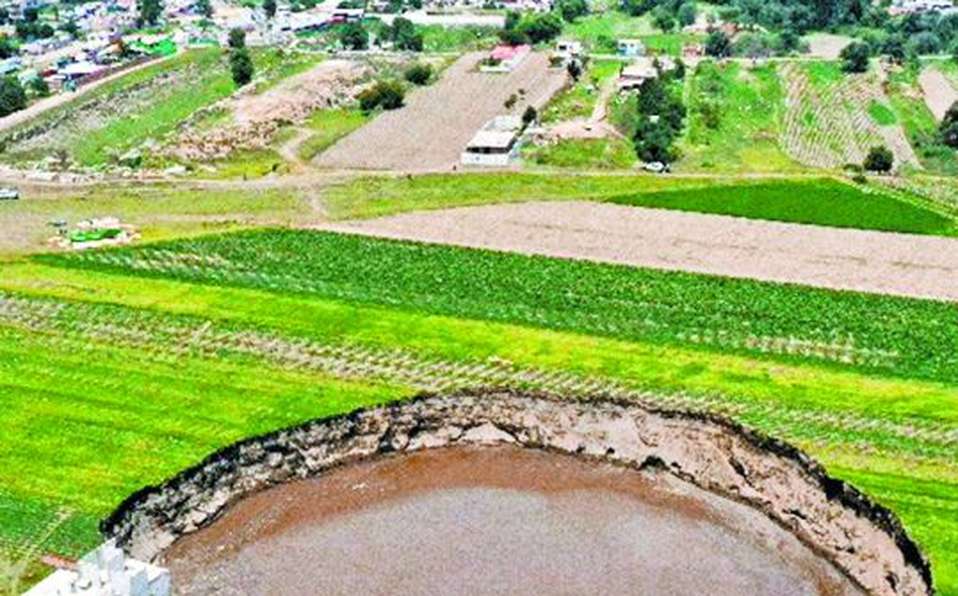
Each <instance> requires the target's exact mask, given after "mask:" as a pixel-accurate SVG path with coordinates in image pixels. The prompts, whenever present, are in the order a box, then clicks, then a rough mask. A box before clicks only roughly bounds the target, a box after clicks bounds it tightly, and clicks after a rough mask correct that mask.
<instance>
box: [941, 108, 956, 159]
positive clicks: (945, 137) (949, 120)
mask: <svg viewBox="0 0 958 596" xmlns="http://www.w3.org/2000/svg"><path fill="white" fill-rule="evenodd" d="M938 130H939V132H940V134H941V140H942V142H943V143H944V144H945V145H948V146H949V147H953V148H955V149H958V101H956V102H955V103H953V104H951V107H950V108H948V111H947V112H945V117H944V118H943V119H942V121H941V125H940V126H939V128H938Z"/></svg>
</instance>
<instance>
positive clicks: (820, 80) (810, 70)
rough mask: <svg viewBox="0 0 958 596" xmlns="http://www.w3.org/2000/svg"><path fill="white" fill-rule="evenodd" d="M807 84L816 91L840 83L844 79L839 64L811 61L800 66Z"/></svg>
mask: <svg viewBox="0 0 958 596" xmlns="http://www.w3.org/2000/svg"><path fill="white" fill-rule="evenodd" d="M802 68H803V70H804V71H805V74H806V75H807V76H808V82H809V83H811V84H812V86H814V87H816V88H818V89H824V88H827V87H829V86H831V85H836V84H838V83H841V82H842V80H843V79H844V78H845V74H844V73H843V72H842V67H841V64H839V63H838V62H832V61H828V60H812V61H809V62H805V63H803V64H802Z"/></svg>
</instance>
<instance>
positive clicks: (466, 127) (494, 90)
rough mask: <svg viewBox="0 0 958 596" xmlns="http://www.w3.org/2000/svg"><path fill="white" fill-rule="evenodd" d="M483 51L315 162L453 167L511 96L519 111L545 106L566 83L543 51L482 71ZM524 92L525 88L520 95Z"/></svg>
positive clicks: (329, 165)
mask: <svg viewBox="0 0 958 596" xmlns="http://www.w3.org/2000/svg"><path fill="white" fill-rule="evenodd" d="M483 56H484V54H482V53H479V52H476V53H471V54H466V55H465V56H463V57H462V58H460V59H459V60H457V61H456V63H455V64H453V65H452V66H450V67H449V68H448V69H447V70H446V71H445V72H444V73H443V74H442V77H441V78H440V80H439V81H438V82H436V83H434V84H433V85H430V86H428V87H424V88H421V89H417V90H415V91H413V92H412V93H411V94H409V95H407V96H406V105H405V106H404V107H403V108H401V109H398V110H394V111H391V112H385V113H383V114H381V115H380V116H378V117H377V118H376V119H375V120H373V121H372V122H370V123H369V124H367V125H366V126H363V127H362V128H360V129H359V130H357V131H356V132H354V133H353V134H351V135H349V136H347V137H346V138H344V139H343V140H341V141H340V142H338V143H337V144H336V145H334V146H333V147H331V148H330V149H328V150H326V151H325V152H323V153H322V154H321V155H320V156H319V157H318V158H317V160H316V162H315V163H316V165H318V166H320V167H323V168H347V169H371V170H390V169H391V170H406V171H409V170H412V171H422V170H450V169H452V167H453V166H454V165H456V164H457V163H458V162H459V156H460V153H461V152H462V150H463V149H464V148H465V146H466V143H468V142H469V139H471V138H472V136H473V135H474V134H475V133H476V131H477V130H478V129H479V127H481V126H482V125H483V124H485V123H486V122H487V121H488V120H490V119H491V118H493V117H494V116H497V115H500V114H506V113H508V111H507V110H506V108H505V107H503V104H504V103H505V102H506V100H507V99H508V98H509V97H510V96H511V95H513V94H516V95H517V97H518V101H517V102H516V105H515V108H514V110H515V113H518V114H521V113H522V111H523V110H524V109H525V107H526V106H527V105H532V106H535V107H536V108H537V109H538V108H541V107H542V106H543V105H544V104H545V103H546V102H547V101H548V100H549V98H551V97H552V95H553V94H554V93H556V92H557V91H558V90H559V89H560V88H561V87H562V85H563V83H564V81H565V78H566V72H565V70H564V69H550V68H549V67H548V63H549V60H548V57H547V56H546V55H545V54H542V53H533V54H532V55H530V56H528V57H527V58H526V59H525V60H523V61H522V63H521V64H520V65H519V66H518V67H516V69H515V70H513V71H512V72H510V73H508V74H489V73H480V72H478V71H477V70H476V65H477V63H478V62H479V60H480V59H481V58H482V57H483ZM520 90H522V91H524V93H525V95H524V97H521V96H522V93H520Z"/></svg>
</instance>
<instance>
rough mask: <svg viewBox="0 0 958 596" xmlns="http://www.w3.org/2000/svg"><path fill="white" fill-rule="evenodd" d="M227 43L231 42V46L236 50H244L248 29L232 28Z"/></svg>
mask: <svg viewBox="0 0 958 596" xmlns="http://www.w3.org/2000/svg"><path fill="white" fill-rule="evenodd" d="M227 43H229V46H230V47H231V48H233V49H234V50H242V49H243V48H245V47H246V31H243V30H242V29H240V28H239V27H234V28H232V29H230V34H229V38H228V41H227Z"/></svg>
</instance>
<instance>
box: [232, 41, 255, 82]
mask: <svg viewBox="0 0 958 596" xmlns="http://www.w3.org/2000/svg"><path fill="white" fill-rule="evenodd" d="M230 72H231V73H232V74H233V82H234V83H236V86H237V87H242V86H243V85H246V84H247V83H249V82H250V81H252V80H253V60H252V59H250V57H249V50H247V49H246V48H240V49H236V50H233V53H232V54H230Z"/></svg>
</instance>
